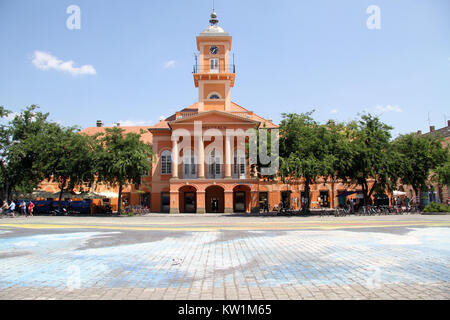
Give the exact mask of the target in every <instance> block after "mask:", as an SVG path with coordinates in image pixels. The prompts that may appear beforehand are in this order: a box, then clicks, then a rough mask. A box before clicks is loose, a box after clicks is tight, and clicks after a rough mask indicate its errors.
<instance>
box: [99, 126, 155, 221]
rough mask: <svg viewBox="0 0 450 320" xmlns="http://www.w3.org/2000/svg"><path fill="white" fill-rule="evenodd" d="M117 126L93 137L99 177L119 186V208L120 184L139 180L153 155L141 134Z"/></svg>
mask: <svg viewBox="0 0 450 320" xmlns="http://www.w3.org/2000/svg"><path fill="white" fill-rule="evenodd" d="M123 131H124V130H123V129H121V128H119V127H114V128H106V129H105V132H104V133H102V134H100V135H99V136H98V137H97V142H98V144H97V151H96V163H97V172H98V179H99V181H102V182H106V183H107V184H109V185H112V186H119V194H118V198H119V207H118V211H119V213H120V212H121V202H122V200H121V199H122V188H123V186H124V185H125V184H126V183H134V184H138V183H140V179H141V176H143V175H146V174H148V171H149V170H150V165H151V160H152V156H153V151H152V147H151V146H150V145H149V144H146V143H144V142H142V141H141V140H140V137H141V134H142V133H143V132H141V134H137V133H128V134H124V133H123Z"/></svg>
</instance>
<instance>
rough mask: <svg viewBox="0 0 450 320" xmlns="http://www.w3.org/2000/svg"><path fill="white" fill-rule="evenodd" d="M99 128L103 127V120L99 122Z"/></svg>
mask: <svg viewBox="0 0 450 320" xmlns="http://www.w3.org/2000/svg"><path fill="white" fill-rule="evenodd" d="M97 127H99V128H101V127H103V121H102V120H97Z"/></svg>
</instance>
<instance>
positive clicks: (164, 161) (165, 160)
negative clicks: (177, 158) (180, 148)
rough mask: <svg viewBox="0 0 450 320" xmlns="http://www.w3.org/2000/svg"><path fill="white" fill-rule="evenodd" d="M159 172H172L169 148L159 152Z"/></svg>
mask: <svg viewBox="0 0 450 320" xmlns="http://www.w3.org/2000/svg"><path fill="white" fill-rule="evenodd" d="M161 174H172V152H170V151H169V150H164V151H163V152H162V153H161Z"/></svg>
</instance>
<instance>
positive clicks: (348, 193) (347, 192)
mask: <svg viewBox="0 0 450 320" xmlns="http://www.w3.org/2000/svg"><path fill="white" fill-rule="evenodd" d="M355 193H361V191H345V192H343V193H340V194H338V197H346V196H349V195H351V194H355Z"/></svg>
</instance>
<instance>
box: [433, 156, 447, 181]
mask: <svg viewBox="0 0 450 320" xmlns="http://www.w3.org/2000/svg"><path fill="white" fill-rule="evenodd" d="M435 172H436V180H437V181H438V182H439V183H440V184H443V185H446V186H448V185H450V161H449V160H448V159H447V161H446V162H445V163H444V164H442V165H440V166H439V167H437V168H436V170H435Z"/></svg>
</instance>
